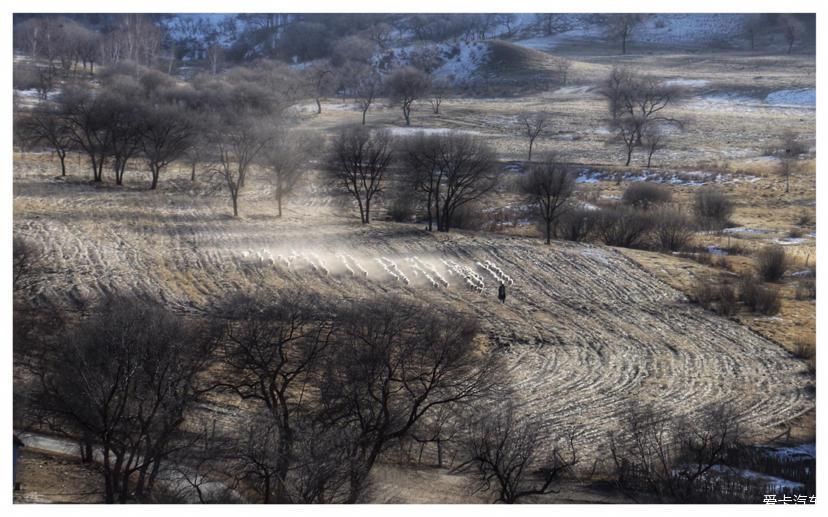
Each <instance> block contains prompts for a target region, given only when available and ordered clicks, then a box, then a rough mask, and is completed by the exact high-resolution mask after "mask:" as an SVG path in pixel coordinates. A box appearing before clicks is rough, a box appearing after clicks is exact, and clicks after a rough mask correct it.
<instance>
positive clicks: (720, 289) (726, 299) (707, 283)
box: [692, 278, 739, 317]
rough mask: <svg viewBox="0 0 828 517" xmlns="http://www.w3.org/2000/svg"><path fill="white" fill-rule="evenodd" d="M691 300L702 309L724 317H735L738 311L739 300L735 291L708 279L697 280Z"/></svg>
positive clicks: (728, 285) (723, 283) (727, 284)
mask: <svg viewBox="0 0 828 517" xmlns="http://www.w3.org/2000/svg"><path fill="white" fill-rule="evenodd" d="M692 298H693V299H695V301H696V302H697V303H698V304H699V305H701V306H702V307H704V308H705V309H709V310H712V311H715V312H716V313H717V314H720V315H722V316H725V317H730V316H733V315H735V314H736V313H737V312H738V311H739V300H738V298H737V297H736V290H735V289H733V286H732V285H730V284H729V283H726V282H723V281H721V280H717V281H714V280H712V279H709V278H698V279H697V280H696V285H695V286H694V288H693V294H692Z"/></svg>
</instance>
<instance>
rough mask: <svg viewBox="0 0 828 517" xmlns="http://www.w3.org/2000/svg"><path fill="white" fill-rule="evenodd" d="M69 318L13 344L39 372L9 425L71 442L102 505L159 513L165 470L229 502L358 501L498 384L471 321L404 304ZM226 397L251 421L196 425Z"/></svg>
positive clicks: (270, 302) (238, 307) (291, 298)
mask: <svg viewBox="0 0 828 517" xmlns="http://www.w3.org/2000/svg"><path fill="white" fill-rule="evenodd" d="M22 319H26V315H23V316H21V318H16V325H18V326H24V323H25V322H23V321H22ZM69 319H70V318H66V319H63V320H60V321H62V322H63V325H62V326H60V327H55V328H53V329H52V330H53V332H51V333H44V332H41V333H37V334H20V336H22V337H24V338H25V339H22V340H20V341H18V340H16V341H15V344H16V347H15V350H16V353H17V354H18V356H19V359H20V362H21V364H23V365H24V366H25V368H26V369H27V371H29V372H30V373H31V374H32V376H31V382H30V385H29V386H28V387H27V389H26V390H24V391H25V395H21V396H22V397H23V398H24V400H18V401H17V402H16V411H17V414H16V418H17V425H18V426H21V427H25V428H27V429H36V430H40V431H41V432H49V433H52V434H59V435H62V436H66V437H70V438H72V439H73V440H77V441H78V443H79V447H80V450H81V451H82V452H83V457H84V459H85V461H94V462H96V463H99V464H100V465H101V470H100V472H101V477H102V483H101V484H102V494H103V496H104V499H105V501H106V502H108V503H114V502H120V503H124V502H128V501H133V500H138V501H163V500H164V497H168V496H169V492H170V490H171V488H170V487H169V485H170V483H169V481H168V480H169V479H170V477H171V472H172V471H177V472H179V473H180V476H179V478H178V479H179V480H180V479H182V477H181V476H183V479H184V480H185V481H184V482H183V483H184V484H185V485H187V487H188V488H190V489H193V490H195V489H197V488H203V486H202V485H203V483H204V482H205V479H211V480H212V481H213V482H220V483H221V484H222V485H223V486H224V487H225V488H226V489H227V490H224V491H222V494H223V495H222V497H229V496H228V494H229V493H230V492H232V493H235V494H237V496H238V494H241V496H242V497H244V498H245V499H247V500H250V501H257V502H264V503H332V502H339V503H354V502H358V501H360V500H361V498H362V497H363V496H364V494H365V492H366V490H368V488H369V486H370V473H371V471H372V468H373V467H374V466H375V465H376V463H377V462H378V461H380V460H381V458H382V457H384V456H385V455H386V454H390V453H392V451H393V450H396V449H398V447H399V445H400V444H401V443H405V442H407V441H411V440H414V438H415V437H423V436H426V434H427V433H429V434H428V436H430V439H440V437H441V436H442V438H443V440H444V443H447V442H450V441H451V438H450V435H449V434H446V433H448V432H449V428H452V429H454V428H456V427H457V426H459V425H461V424H462V423H463V421H462V419H460V418H458V417H457V414H458V413H457V411H458V410H463V408H466V407H468V406H469V404H472V403H473V402H474V401H477V400H480V399H481V398H482V397H486V396H489V393H490V390H491V388H492V386H494V385H495V384H496V382H497V367H496V362H495V360H494V359H493V358H492V357H491V356H489V355H488V354H485V353H482V352H481V351H480V350H479V349H478V346H477V345H476V341H475V336H476V335H477V333H478V329H477V324H476V322H475V320H474V319H471V318H469V317H468V316H465V315H463V314H459V313H455V312H453V311H451V310H443V309H440V310H436V309H435V308H432V307H428V306H425V305H421V304H416V303H411V302H407V301H403V300H398V299H384V300H373V301H353V302H348V303H339V304H331V303H329V302H327V301H325V300H322V299H320V298H318V297H316V296H314V295H309V294H306V293H299V292H288V291H284V292H260V293H254V294H239V295H236V296H231V297H228V298H227V299H226V300H225V301H224V302H223V303H221V304H219V306H218V308H217V309H216V310H215V311H214V312H213V313H211V314H210V315H209V317H208V318H199V317H190V316H183V315H176V314H173V313H170V312H168V311H166V310H164V309H162V308H160V307H159V306H156V305H154V304H152V303H149V302H144V301H138V300H136V299H128V298H116V299H109V300H106V301H104V302H103V303H101V304H100V305H99V306H97V307H93V308H92V309H91V311H90V312H89V314H88V316H87V317H85V318H83V319H82V320H81V321H80V322H79V323H77V324H72V325H70V324H68V323H66V322H67V321H68V320H69ZM35 335H37V337H35ZM24 341H25V342H24ZM219 400H224V401H225V403H227V404H230V405H234V406H235V405H240V407H243V408H244V410H243V411H242V412H241V413H239V414H238V417H237V418H236V419H235V420H234V421H233V423H231V424H227V423H226V422H224V421H223V422H222V423H221V424H219V425H217V423H216V420H215V419H213V420H212V422H210V421H209V420H206V421H205V420H203V419H204V418H206V417H205V416H204V413H203V412H202V411H201V409H200V408H202V407H204V404H208V403H210V404H215V403H217V401H219ZM452 433H454V434H456V433H455V432H454V431H452ZM458 440H459V438H458ZM452 443H453V442H452ZM458 443H459V442H458ZM452 448H453V449H455V450H458V451H459V445H456V444H455V445H453V446H452ZM180 484H181V482H180V481H179V485H180ZM178 488H180V486H179V487H178ZM197 492H198V494H199V498H201V499H202V502H207V501H208V500H215V499H213V498H215V497H217V494H216V493H215V492H212V493H205V492H203V491H200V490H197Z"/></svg>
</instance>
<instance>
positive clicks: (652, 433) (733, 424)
mask: <svg viewBox="0 0 828 517" xmlns="http://www.w3.org/2000/svg"><path fill="white" fill-rule="evenodd" d="M620 424H621V425H620V426H619V431H615V432H612V433H610V435H609V444H610V453H611V456H612V459H613V463H614V465H615V469H616V472H615V474H616V480H617V482H618V484H619V486H620V487H621V488H622V489H624V490H625V491H628V494H629V495H631V496H632V493H633V492H634V491H641V490H643V491H647V492H650V493H653V494H655V495H656V496H658V497H659V498H669V499H670V500H674V501H675V500H678V501H688V500H690V499H691V498H692V497H693V494H694V489H695V488H696V484H697V483H698V482H699V481H701V480H702V479H703V476H704V475H705V474H706V473H708V472H710V470H711V469H712V468H714V467H715V466H716V465H725V464H726V458H727V454H728V452H729V451H730V450H731V449H732V448H733V447H736V446H737V445H738V444H739V441H740V439H741V437H742V432H743V431H742V427H741V426H740V425H739V420H738V418H737V415H736V414H735V413H734V412H733V410H732V409H731V408H730V407H729V406H727V405H726V404H712V405H710V406H708V407H707V408H705V409H704V410H703V411H702V413H701V414H698V415H695V416H694V417H693V418H692V419H690V418H682V417H674V416H672V415H669V414H667V415H665V414H664V412H663V411H659V410H657V409H656V408H655V407H654V406H652V405H644V404H640V403H634V404H632V405H631V406H630V407H629V408H628V410H627V411H625V413H624V417H623V419H622V422H621V423H620Z"/></svg>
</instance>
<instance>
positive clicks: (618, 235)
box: [596, 207, 653, 248]
mask: <svg viewBox="0 0 828 517" xmlns="http://www.w3.org/2000/svg"><path fill="white" fill-rule="evenodd" d="M652 227H653V219H652V217H650V216H649V215H647V214H643V213H641V212H639V211H637V210H634V209H632V208H626V207H618V208H608V209H604V210H601V211H600V214H599V215H598V216H597V217H596V233H597V235H598V236H599V237H600V238H601V239H602V240H603V241H604V244H607V245H608V246H620V247H623V248H640V247H642V246H643V244H644V243H645V242H646V240H647V237H648V235H649V233H650V230H651V229H652Z"/></svg>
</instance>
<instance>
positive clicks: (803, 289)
mask: <svg viewBox="0 0 828 517" xmlns="http://www.w3.org/2000/svg"><path fill="white" fill-rule="evenodd" d="M816 294H817V293H816V278H814V277H813V276H811V277H805V278H800V279H799V280H798V281H797V283H796V292H795V293H794V298H796V299H797V300H816Z"/></svg>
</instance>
